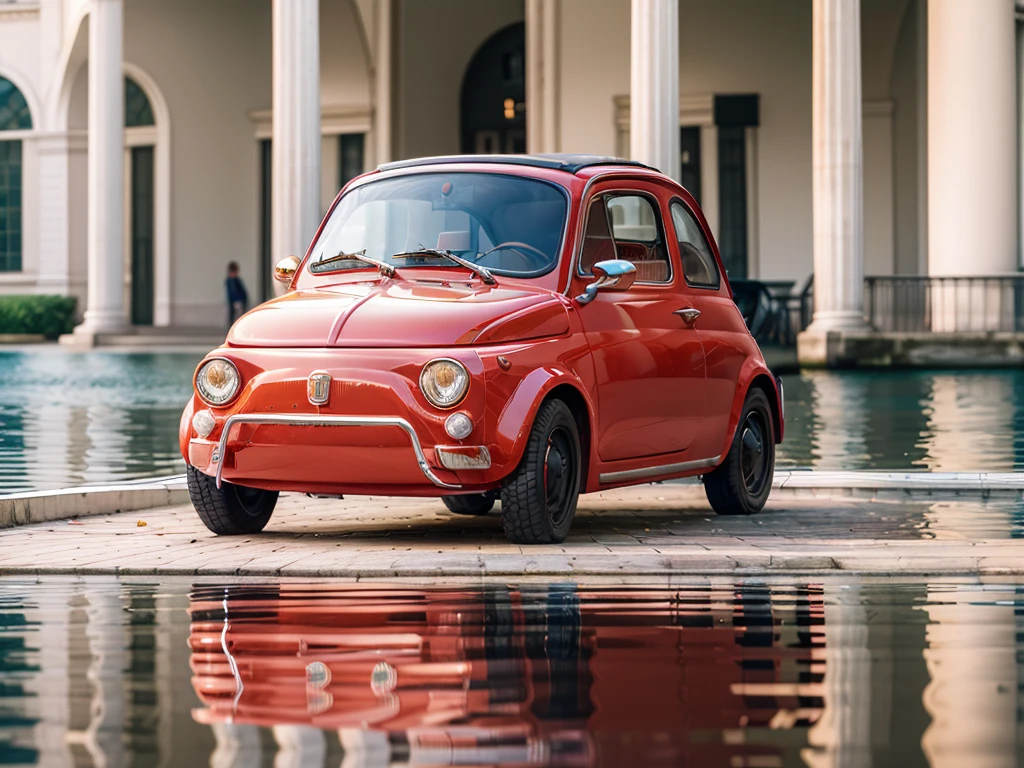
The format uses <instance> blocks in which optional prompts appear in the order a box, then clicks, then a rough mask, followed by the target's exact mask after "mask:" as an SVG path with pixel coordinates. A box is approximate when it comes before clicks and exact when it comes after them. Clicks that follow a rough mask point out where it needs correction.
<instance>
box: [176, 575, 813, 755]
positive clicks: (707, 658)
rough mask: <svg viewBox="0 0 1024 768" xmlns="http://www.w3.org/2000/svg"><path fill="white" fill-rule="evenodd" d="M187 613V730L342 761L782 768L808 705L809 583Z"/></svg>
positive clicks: (430, 595)
mask: <svg viewBox="0 0 1024 768" xmlns="http://www.w3.org/2000/svg"><path fill="white" fill-rule="evenodd" d="M190 603H191V618H192V625H191V631H190V644H191V649H192V657H191V666H192V672H193V678H192V682H193V686H194V688H195V690H196V693H197V694H198V695H199V698H200V700H201V701H202V703H203V705H204V707H203V708H201V709H197V710H195V711H194V712H193V717H194V718H195V720H196V721H198V722H200V723H204V724H210V725H214V726H215V728H216V726H217V724H222V723H233V724H235V725H238V724H251V725H257V726H278V725H309V726H314V727H316V728H320V729H324V730H337V731H338V735H339V738H340V740H341V744H342V746H344V747H345V748H346V762H345V764H346V765H387V764H389V763H390V762H391V761H398V762H410V763H418V764H427V763H429V764H466V763H472V764H500V765H559V766H582V765H598V764H603V765H632V764H636V765H639V764H666V765H667V764H679V763H690V764H695V765H703V764H709V765H710V764H715V765H719V764H724V765H729V764H732V765H782V764H783V763H789V762H790V761H791V758H793V757H795V756H796V754H797V753H798V752H799V750H801V749H802V748H806V747H807V745H808V739H807V731H808V728H809V727H810V726H811V725H813V724H814V723H815V722H816V721H817V720H818V718H819V717H820V715H821V712H822V709H823V706H824V704H823V688H822V680H823V677H824V672H825V655H824V654H825V648H824V633H823V623H824V611H823V600H822V590H821V589H819V588H817V587H813V586H811V587H801V588H797V589H795V590H790V591H787V592H786V593H785V595H784V597H783V599H781V600H780V599H778V596H777V595H775V594H774V593H773V592H771V591H770V590H769V588H768V587H765V586H752V587H751V588H749V589H745V588H743V587H734V586H732V585H729V586H725V587H723V588H722V589H720V590H715V589H711V590H708V589H707V588H706V587H703V588H697V587H694V588H692V589H691V590H687V589H685V588H684V589H671V590H670V589H664V590H652V589H631V588H628V587H613V588H596V589H584V588H580V587H577V586H575V585H553V586H551V585H548V586H542V587H529V586H524V587H521V588H487V587H485V588H468V589H456V588H452V589H449V590H443V589H438V590H411V589H404V590H403V589H401V588H397V589H396V588H388V589H383V588H381V589H373V588H366V587H361V586H358V585H353V586H351V587H349V588H338V587H337V586H331V587H329V588H327V587H324V588H318V587H316V586H300V585H280V586H278V585H275V586H271V587H251V586H231V587H217V586H202V587H197V588H195V589H194V591H193V593H192V596H191V601H190ZM754 729H762V730H754ZM769 729H770V730H769ZM758 734H761V736H760V737H758ZM767 734H771V735H767ZM787 734H788V735H787ZM354 752H362V757H359V756H358V755H354V754H353V753H354ZM353 759H355V762H352V760H353Z"/></svg>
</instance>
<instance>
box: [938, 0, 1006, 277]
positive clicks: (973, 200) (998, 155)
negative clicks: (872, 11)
mask: <svg viewBox="0 0 1024 768" xmlns="http://www.w3.org/2000/svg"><path fill="white" fill-rule="evenodd" d="M1015 42H1016V41H1015V25H1014V0H985V2H981V3H979V2H977V0H930V2H929V3H928V274H929V275H956V276H961V275H997V274H1005V273H1007V272H1013V271H1015V270H1016V267H1017V165H1016V163H1015V162H1014V159H1015V158H1016V156H1017V139H1016V125H1017V115H1016V109H1017V107H1016V105H1017V91H1016V88H1017V84H1016V60H1015V51H1014V47H1015Z"/></svg>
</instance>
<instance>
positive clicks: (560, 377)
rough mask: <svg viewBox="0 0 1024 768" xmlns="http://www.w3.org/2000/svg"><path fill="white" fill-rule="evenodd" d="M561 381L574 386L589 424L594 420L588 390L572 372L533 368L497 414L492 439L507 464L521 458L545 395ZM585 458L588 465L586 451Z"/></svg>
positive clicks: (514, 462)
mask: <svg viewBox="0 0 1024 768" xmlns="http://www.w3.org/2000/svg"><path fill="white" fill-rule="evenodd" d="M563 384H567V385H569V386H570V387H572V388H573V389H574V390H576V392H577V393H578V394H579V395H580V397H581V398H582V399H583V402H584V403H586V406H587V416H588V419H589V422H590V424H591V425H594V424H595V423H596V414H595V411H594V404H593V402H592V401H591V399H590V396H589V395H588V394H587V390H586V387H584V386H583V384H582V382H581V381H580V380H579V378H578V377H577V376H576V375H575V374H574V373H572V372H571V371H566V370H564V369H561V368H554V367H544V368H535V369H534V370H532V371H530V373H528V374H526V376H524V377H523V380H522V381H521V382H519V385H518V386H517V387H516V389H515V391H514V392H513V393H512V397H510V398H509V400H508V403H506V404H505V407H504V408H503V409H502V411H501V415H500V416H499V417H498V425H497V428H496V430H495V435H494V443H495V446H496V447H497V448H498V450H499V451H500V452H501V454H502V455H503V456H504V457H505V462H506V463H507V465H508V466H509V467H510V468H511V467H515V466H518V464H519V461H520V460H521V459H522V456H523V451H524V449H525V447H526V440H527V438H528V437H529V434H530V430H531V429H532V428H533V422H534V419H535V418H536V417H537V411H538V409H539V408H540V405H541V403H542V402H543V401H544V398H546V397H547V396H548V395H549V394H550V393H551V392H552V390H554V389H555V388H556V387H559V386H561V385H563ZM584 462H585V466H586V465H589V463H590V456H589V455H588V456H584Z"/></svg>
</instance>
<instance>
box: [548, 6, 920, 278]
mask: <svg viewBox="0 0 1024 768" xmlns="http://www.w3.org/2000/svg"><path fill="white" fill-rule="evenodd" d="M906 5H907V0H864V3H863V6H862V17H863V34H862V41H863V81H864V98H865V100H866V101H867V102H869V104H868V106H867V108H866V110H865V124H864V166H865V167H864V188H865V250H866V254H865V267H866V272H867V273H868V274H888V273H891V272H892V269H893V251H894V240H895V236H894V222H893V213H892V211H893V206H892V199H893V162H894V160H893V157H894V151H896V150H897V149H898V150H901V151H902V150H904V149H905V146H904V145H901V146H899V147H895V148H894V144H893V133H892V118H891V115H892V114H893V113H894V112H895V109H896V107H895V105H894V104H893V103H892V95H891V92H890V74H891V69H892V60H893V56H894V52H895V46H896V39H897V37H898V33H899V27H900V24H901V22H902V17H903V15H904V10H905V7H906ZM629 7H630V4H629V0H563V5H562V24H561V41H562V49H561V50H562V56H561V77H562V88H561V93H562V97H563V99H562V114H561V127H562V133H561V137H560V141H561V144H560V146H561V148H562V150H563V151H566V152H598V153H602V154H614V153H615V152H616V135H615V125H614V108H613V98H614V97H615V96H617V95H625V94H628V93H629V63H630V62H629ZM679 25H680V31H679V35H680V37H679V58H680V62H679V66H680V72H679V84H680V86H679V87H680V92H681V94H682V95H683V96H684V97H685V96H704V95H711V94H728V93H758V94H760V96H761V125H760V127H759V128H758V130H757V152H756V155H757V163H758V167H757V172H756V174H753V177H752V181H753V183H754V184H755V185H756V190H755V192H756V194H755V195H754V200H755V201H756V208H757V210H756V211H755V212H752V214H751V215H752V216H754V217H755V221H754V222H752V226H753V227H754V228H755V229H756V231H757V233H758V238H759V242H758V247H757V253H758V259H757V261H758V262H759V267H760V270H759V276H760V277H762V278H766V279H799V280H802V279H804V278H805V277H806V276H807V275H808V274H809V273H810V271H811V227H812V220H811V44H812V41H811V3H810V2H809V0H784V1H781V2H771V3H765V2H760V1H759V0H718V2H715V3H713V4H712V3H708V2H704V0H680V4H679ZM911 149H913V148H912V147H911ZM705 151H706V150H705ZM706 157H707V156H706V155H705V158H706ZM705 162H707V160H706V159H705Z"/></svg>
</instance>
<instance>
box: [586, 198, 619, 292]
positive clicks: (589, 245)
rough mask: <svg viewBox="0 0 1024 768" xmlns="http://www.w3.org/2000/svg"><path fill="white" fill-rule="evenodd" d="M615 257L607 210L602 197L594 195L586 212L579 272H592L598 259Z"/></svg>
mask: <svg viewBox="0 0 1024 768" xmlns="http://www.w3.org/2000/svg"><path fill="white" fill-rule="evenodd" d="M614 258H615V242H614V241H613V240H612V233H611V230H610V229H609V228H608V210H607V208H606V206H605V200H604V198H603V197H601V196H598V197H595V198H594V199H593V200H592V201H591V203H590V210H589V211H588V212H587V231H586V233H585V234H584V236H583V252H582V253H581V254H580V272H581V273H582V274H584V275H589V274H592V272H593V268H594V265H595V264H597V262H599V261H607V260H608V259H614Z"/></svg>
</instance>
